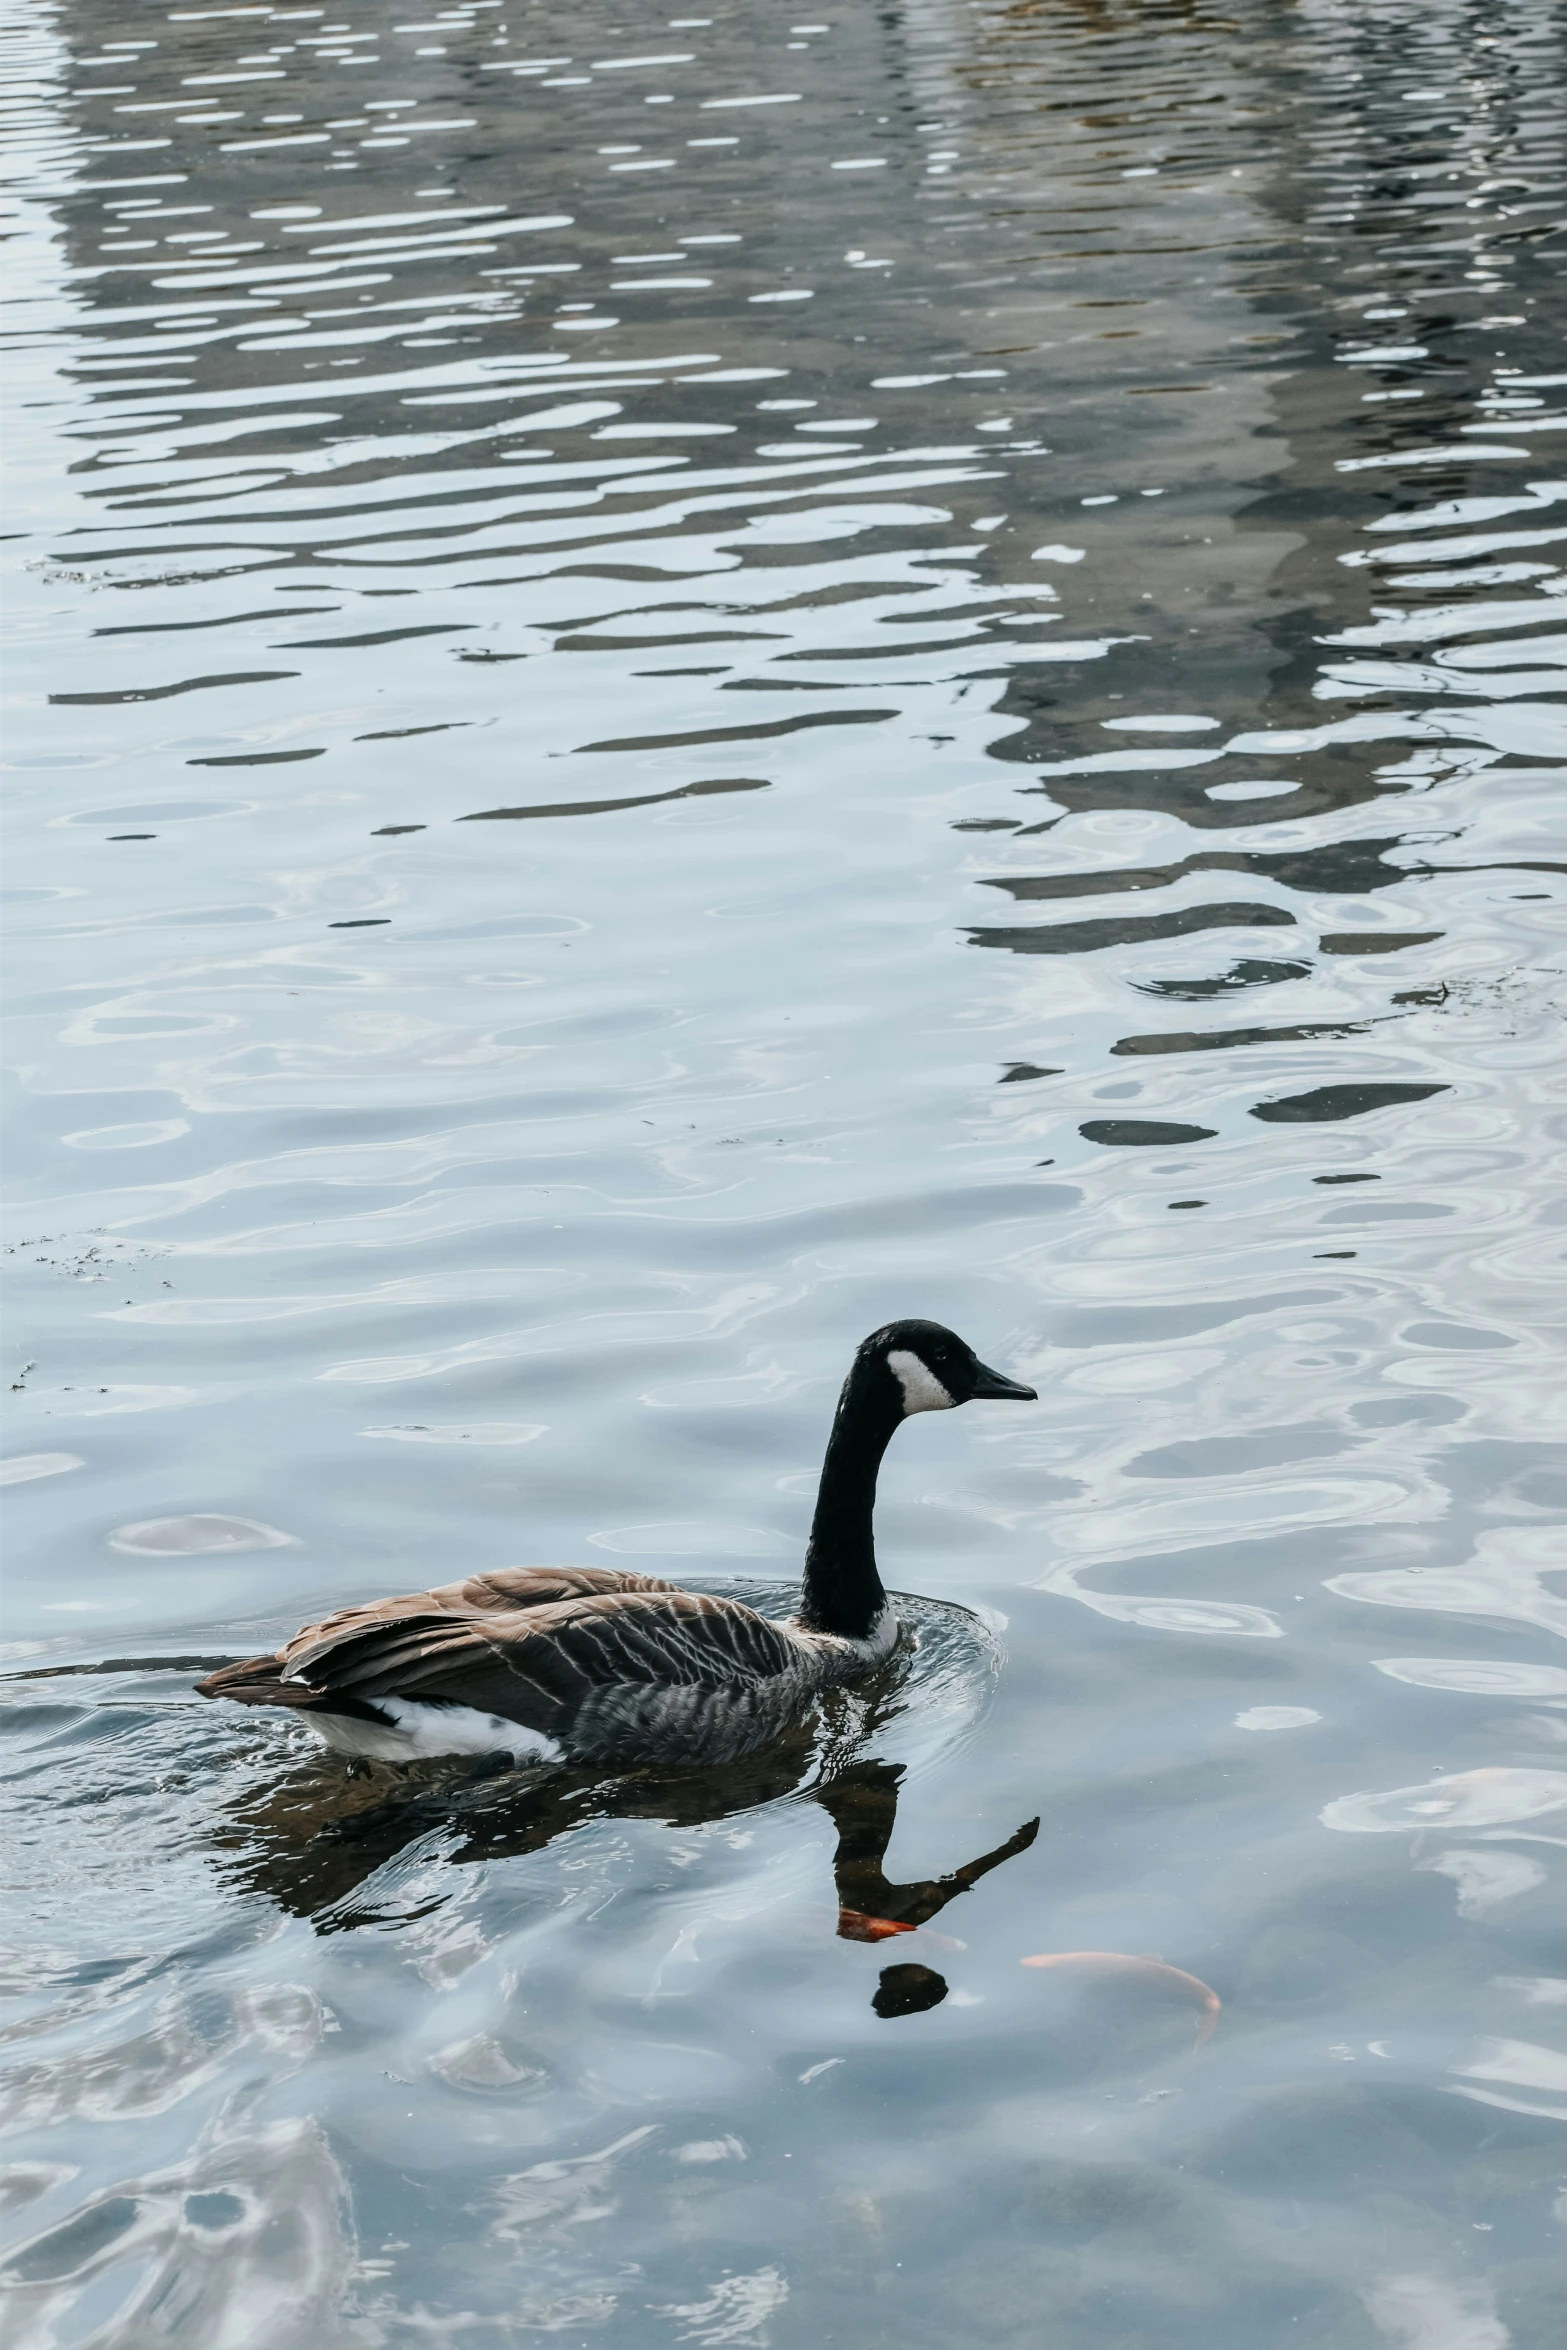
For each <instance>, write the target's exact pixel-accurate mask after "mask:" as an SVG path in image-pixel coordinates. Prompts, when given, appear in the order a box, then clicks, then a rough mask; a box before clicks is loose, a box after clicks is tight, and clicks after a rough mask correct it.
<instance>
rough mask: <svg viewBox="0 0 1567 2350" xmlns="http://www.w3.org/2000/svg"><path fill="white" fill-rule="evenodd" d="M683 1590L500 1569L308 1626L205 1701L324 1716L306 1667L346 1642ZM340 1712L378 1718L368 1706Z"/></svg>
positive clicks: (591, 1574) (208, 1691)
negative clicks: (403, 1629) (420, 1626)
mask: <svg viewBox="0 0 1567 2350" xmlns="http://www.w3.org/2000/svg"><path fill="white" fill-rule="evenodd" d="M676 1588H677V1586H676V1585H674V1584H672V1583H665V1582H663V1581H661V1580H660V1578H659V1577H658V1576H656V1575H637V1574H633V1573H631V1572H630V1571H629V1570H627V1569H624V1568H620V1567H499V1568H497V1569H496V1570H495V1571H494V1572H493V1573H492V1574H488V1575H470V1576H468V1577H467V1578H466V1579H465V1580H464V1581H463V1582H461V1583H443V1584H441V1585H440V1586H438V1588H437V1589H435V1590H433V1591H410V1592H405V1593H403V1594H401V1595H399V1596H398V1597H395V1598H392V1599H372V1600H362V1601H360V1602H359V1604H358V1605H357V1606H354V1607H345V1608H338V1609H337V1610H336V1611H335V1612H334V1613H333V1614H332V1615H330V1616H324V1617H323V1618H322V1619H321V1621H320V1622H319V1623H318V1624H307V1625H306V1626H305V1627H304V1629H303V1630H302V1631H299V1632H296V1633H295V1635H294V1637H293V1639H292V1640H290V1641H289V1642H288V1643H287V1645H286V1646H285V1647H283V1648H281V1649H279V1650H278V1651H277V1653H276V1654H275V1655H271V1656H251V1657H243V1658H241V1659H240V1660H239V1661H238V1662H236V1663H234V1664H230V1665H220V1666H219V1668H218V1670H217V1671H216V1672H215V1673H209V1674H208V1676H207V1678H206V1679H205V1680H204V1681H198V1682H197V1684H196V1687H197V1691H198V1693H199V1694H200V1695H201V1696H202V1697H229V1698H233V1699H234V1700H235V1701H236V1702H237V1703H238V1704H240V1705H282V1706H289V1707H293V1708H295V1709H297V1710H300V1711H305V1712H308V1711H311V1710H319V1709H320V1702H321V1701H320V1696H319V1694H318V1692H317V1688H316V1676H315V1674H314V1672H313V1671H309V1670H306V1671H301V1669H300V1668H301V1666H302V1664H303V1662H304V1660H305V1659H307V1658H313V1657H314V1656H315V1655H316V1654H317V1653H318V1652H319V1653H320V1654H321V1655H322V1656H326V1655H328V1654H330V1653H331V1652H332V1651H333V1650H334V1649H336V1648H337V1647H338V1646H340V1645H342V1644H344V1643H353V1642H356V1641H358V1640H359V1639H360V1638H361V1637H366V1638H368V1637H370V1636H373V1635H374V1634H376V1633H378V1632H382V1631H385V1630H387V1629H389V1628H390V1627H392V1626H396V1625H405V1624H415V1623H424V1624H429V1623H431V1622H436V1623H439V1622H440V1621H441V1620H442V1619H456V1620H458V1621H461V1620H463V1619H465V1618H471V1617H473V1616H476V1615H495V1614H499V1613H502V1612H506V1613H510V1612H511V1611H513V1610H519V1609H531V1608H539V1607H549V1606H552V1605H554V1604H555V1603H557V1602H558V1601H561V1600H567V1599H585V1598H596V1597H602V1596H605V1595H606V1594H611V1593H614V1594H619V1593H622V1592H642V1591H673V1590H675V1589H676ZM468 1702H470V1703H472V1702H476V1701H474V1700H471V1699H470V1700H469V1701H468ZM325 1710H328V1711H330V1710H331V1708H330V1707H328V1708H326V1709H325ZM338 1710H339V1711H346V1712H362V1713H366V1714H368V1713H370V1712H371V1709H370V1707H369V1706H368V1705H365V1704H364V1703H363V1702H360V1703H357V1704H355V1705H351V1706H340V1707H339V1708H338Z"/></svg>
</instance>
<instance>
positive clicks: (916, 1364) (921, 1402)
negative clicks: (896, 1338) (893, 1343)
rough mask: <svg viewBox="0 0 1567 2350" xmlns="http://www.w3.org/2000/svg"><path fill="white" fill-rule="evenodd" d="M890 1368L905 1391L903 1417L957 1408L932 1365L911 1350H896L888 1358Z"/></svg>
mask: <svg viewBox="0 0 1567 2350" xmlns="http://www.w3.org/2000/svg"><path fill="white" fill-rule="evenodd" d="M887 1364H888V1368H889V1369H891V1370H893V1371H895V1372H896V1373H897V1375H898V1385H899V1386H900V1387H901V1388H902V1390H903V1416H904V1418H905V1419H907V1418H908V1417H909V1414H910V1413H911V1412H950V1411H952V1410H953V1409H954V1408H955V1406H954V1403H953V1399H952V1397H951V1396H950V1395H949V1394H948V1393H947V1391H946V1389H945V1388H944V1387H943V1386H942V1384H941V1381H940V1380H939V1379H938V1378H937V1376H936V1374H935V1372H934V1371H933V1370H932V1369H931V1367H930V1365H929V1363H927V1362H923V1361H921V1359H920V1357H919V1356H918V1355H917V1354H911V1353H910V1351H909V1349H908V1348H907V1347H903V1346H898V1347H894V1348H893V1349H892V1351H891V1352H890V1354H889V1355H888V1357H887Z"/></svg>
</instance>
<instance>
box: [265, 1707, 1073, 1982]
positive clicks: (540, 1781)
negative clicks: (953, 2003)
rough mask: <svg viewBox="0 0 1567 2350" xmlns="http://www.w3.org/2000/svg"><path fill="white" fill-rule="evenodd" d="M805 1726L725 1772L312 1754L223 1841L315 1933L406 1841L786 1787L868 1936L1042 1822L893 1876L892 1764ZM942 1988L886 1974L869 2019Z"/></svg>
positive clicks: (778, 1796)
mask: <svg viewBox="0 0 1567 2350" xmlns="http://www.w3.org/2000/svg"><path fill="white" fill-rule="evenodd" d="M843 1755H844V1746H843V1742H842V1741H831V1740H829V1742H828V1743H827V1745H826V1747H825V1749H824V1747H823V1745H822V1743H821V1741H820V1738H819V1735H818V1733H817V1732H815V1731H813V1729H812V1728H811V1727H810V1726H809V1725H801V1726H800V1727H799V1728H798V1729H797V1730H795V1731H793V1732H791V1733H790V1734H789V1735H788V1736H786V1737H784V1738H782V1739H779V1740H777V1741H776V1742H775V1743H774V1744H773V1745H772V1746H770V1747H768V1748H766V1749H765V1750H763V1751H762V1752H761V1753H758V1754H755V1755H752V1756H749V1757H747V1758H746V1760H745V1761H743V1762H741V1763H737V1764H733V1765H730V1766H729V1767H727V1768H724V1769H707V1770H694V1769H686V1770H668V1771H652V1770H646V1771H636V1772H629V1773H626V1774H624V1775H622V1776H620V1777H616V1778H612V1779H606V1778H603V1777H596V1778H595V1777H592V1776H590V1775H589V1774H587V1773H585V1772H582V1773H574V1772H571V1771H569V1770H554V1771H550V1772H548V1773H542V1772H538V1771H518V1770H516V1769H514V1768H512V1767H511V1766H510V1765H509V1764H508V1763H506V1762H505V1761H503V1760H502V1758H499V1757H496V1758H494V1759H493V1760H492V1761H489V1762H486V1763H481V1764H479V1765H476V1766H473V1767H470V1768H468V1769H467V1770H464V1771H463V1772H461V1773H460V1774H455V1773H452V1772H445V1773H443V1774H442V1775H441V1776H440V1777H439V1778H435V1777H431V1776H428V1775H423V1776H416V1775H415V1773H414V1772H412V1771H392V1770H390V1769H384V1768H376V1769H371V1768H364V1767H362V1768H361V1770H360V1772H359V1774H358V1775H350V1773H348V1772H346V1771H345V1770H344V1769H343V1767H342V1765H341V1764H338V1763H332V1762H326V1761H322V1762H315V1761H312V1762H311V1763H310V1764H309V1765H307V1766H305V1767H304V1768H303V1769H301V1770H299V1771H298V1772H296V1773H294V1774H292V1775H291V1776H290V1777H289V1778H288V1779H286V1780H284V1781H282V1782H281V1783H280V1784H276V1785H274V1786H273V1787H272V1788H270V1789H268V1790H267V1792H266V1793H265V1794H264V1795H263V1796H261V1797H260V1798H259V1799H257V1800H255V1801H253V1802H252V1803H251V1804H250V1805H248V1806H247V1807H246V1808H245V1809H244V1810H243V1811H242V1812H239V1813H237V1814H235V1815H233V1816H232V1817H231V1820H230V1823H229V1828H228V1831H227V1833H226V1835H225V1837H224V1843H225V1846H226V1848H227V1851H228V1853H229V1855H230V1856H231V1866H232V1868H233V1871H234V1873H235V1875H236V1876H237V1877H238V1878H239V1879H240V1880H241V1881H242V1882H243V1883H244V1884H245V1885H246V1886H247V1887H248V1888H249V1889H250V1890H252V1891H253V1892H256V1893H260V1894H263V1895H265V1896H266V1897H267V1898H269V1899H270V1900H272V1901H275V1902H276V1903H277V1904H278V1905H279V1906H280V1907H281V1908H282V1909H285V1910H287V1911H288V1912H289V1913H290V1914H291V1915H293V1916H295V1917H300V1918H307V1919H309V1920H310V1922H311V1923H312V1924H313V1925H314V1927H315V1929H316V1931H317V1932H318V1933H321V1934H340V1933H347V1932H351V1931H352V1930H353V1929H354V1928H355V1927H356V1926H361V1925H368V1924H372V1923H376V1922H384V1914H383V1912H382V1910H381V1908H380V1906H379V1904H378V1903H377V1902H376V1900H375V1898H374V1895H373V1893H371V1894H370V1895H369V1897H368V1898H365V1897H364V1896H365V1893H366V1888H367V1887H368V1885H369V1881H370V1880H371V1879H372V1878H373V1877H375V1875H376V1874H377V1872H378V1871H379V1870H381V1869H382V1868H384V1867H385V1866H386V1865H387V1864H388V1863H389V1862H392V1861H395V1860H396V1859H397V1857H398V1856H399V1855H400V1854H402V1853H405V1852H407V1851H408V1850H409V1849H410V1848H411V1847H412V1846H413V1845H414V1844H416V1843H419V1842H421V1841H422V1840H423V1839H425V1838H428V1837H435V1838H437V1839H438V1840H439V1842H440V1843H441V1845H442V1846H443V1848H444V1849H443V1853H442V1857H443V1858H444V1859H445V1860H446V1861H448V1862H451V1863H458V1864H460V1863H476V1862H484V1861H494V1860H505V1859H511V1858H515V1857H517V1856H519V1855H521V1854H524V1853H530V1852H539V1851H542V1850H543V1849H544V1848H545V1846H546V1845H549V1844H552V1843H554V1842H555V1841H556V1840H557V1839H559V1838H563V1837H566V1836H569V1835H571V1834H573V1833H574V1832H576V1831H578V1830H580V1829H582V1828H584V1827H586V1826H588V1825H589V1824H590V1823H592V1822H594V1821H598V1820H604V1819H613V1818H622V1819H631V1818H641V1819H654V1820H662V1821H664V1822H665V1823H666V1824H667V1825H669V1826H670V1827H695V1826H699V1825H702V1824H705V1823H707V1822H710V1821H715V1820H720V1819H724V1818H728V1817H730V1816H732V1815H735V1814H738V1813H743V1812H747V1811H752V1810H755V1809H756V1808H758V1807H759V1806H761V1805H763V1804H767V1803H774V1802H778V1801H780V1800H782V1799H783V1798H785V1797H789V1796H797V1797H808V1798H811V1799H814V1801H815V1802H817V1803H819V1804H820V1805H821V1807H822V1809H823V1810H824V1811H825V1812H826V1813H827V1815H828V1817H829V1818H830V1819H831V1821H832V1823H833V1825H834V1827H835V1828H836V1830H837V1835H838V1843H837V1849H836V1851H835V1853H834V1856H833V1877H834V1883H835V1888H836V1892H837V1897H838V1932H839V1934H840V1935H841V1936H842V1937H843V1938H844V1939H845V1940H847V1941H857V1942H880V1941H882V1940H885V1939H890V1938H892V1937H893V1936H897V1935H903V1934H909V1933H913V1932H914V1931H916V1929H917V1928H919V1927H920V1926H924V1925H928V1924H929V1922H930V1921H931V1919H932V1918H934V1917H936V1916H937V1915H938V1914H939V1912H940V1911H942V1910H943V1909H945V1908H946V1906H947V1904H948V1902H950V1901H953V1900H955V1899H956V1898H957V1896H958V1895H959V1894H960V1893H966V1892H968V1891H969V1890H970V1888H971V1887H972V1886H974V1885H976V1884H978V1882H979V1880H980V1879H981V1878H982V1877H984V1876H986V1875H988V1873H989V1872H990V1871H991V1870H992V1869H994V1868H999V1867H1000V1865H1001V1863H1002V1862H1003V1861H1006V1860H1010V1859H1012V1858H1013V1857H1014V1856H1015V1855H1016V1854H1017V1853H1020V1852H1025V1851H1026V1850H1027V1849H1028V1847H1029V1845H1031V1844H1032V1843H1033V1841H1034V1838H1035V1837H1036V1835H1037V1834H1038V1832H1039V1822H1038V1821H1037V1819H1036V1820H1030V1821H1028V1822H1027V1823H1026V1824H1025V1825H1024V1826H1022V1827H1020V1828H1019V1829H1018V1830H1017V1831H1016V1833H1015V1834H1014V1835H1012V1836H1010V1837H1009V1838H1008V1839H1007V1841H1006V1842H1005V1843H1004V1844H1001V1845H998V1846H997V1847H996V1849H995V1850H994V1851H992V1852H987V1853H983V1854H981V1855H980V1857H979V1858H978V1859H976V1860H971V1861H968V1862H966V1863H965V1864H964V1865H963V1866H962V1867H960V1868H956V1869H954V1870H952V1871H951V1873H950V1874H948V1875H946V1876H942V1877H928V1878H920V1879H918V1880H916V1881H914V1882H912V1883H909V1884H894V1883H893V1882H892V1881H891V1880H890V1879H889V1878H888V1876H887V1874H886V1870H885V1865H884V1864H885V1859H886V1853H887V1848H888V1845H889V1844H890V1842H891V1840H892V1833H893V1829H894V1827H895V1825H896V1823H897V1816H898V1796H899V1791H900V1787H901V1784H902V1780H903V1777H904V1765H903V1764H902V1763H895V1762H885V1761H876V1760H856V1761H845V1760H844V1759H843ZM946 1996H947V1985H946V1983H945V1982H944V1981H943V1979H942V1977H941V1976H940V1975H939V1974H937V1973H935V1972H934V1971H933V1970H932V1969H931V1968H929V1967H925V1966H921V1965H914V1964H910V1963H904V1964H900V1965H894V1966H889V1967H887V1968H884V1969H883V1971H882V1975H881V1981H880V1986H879V1988H878V1990H877V1992H876V1995H875V1998H874V2000H873V2002H872V2005H873V2006H874V2008H875V2012H876V2013H877V2014H878V2015H879V2016H884V2017H888V2018H891V2017H894V2016H904V2015H915V2014H919V2013H921V2012H922V2011H923V2010H924V2009H926V2008H930V2007H935V2006H937V2005H938V2004H939V2003H940V2001H941V2000H943V1999H945V1997H946Z"/></svg>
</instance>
